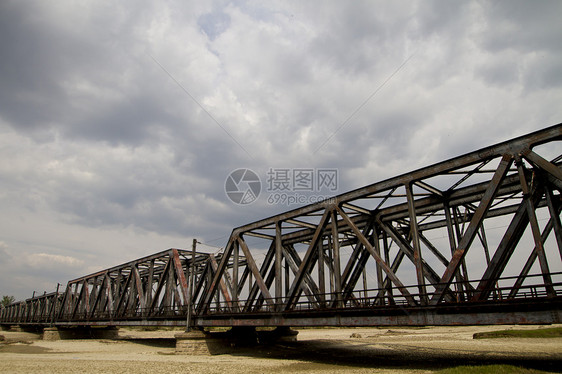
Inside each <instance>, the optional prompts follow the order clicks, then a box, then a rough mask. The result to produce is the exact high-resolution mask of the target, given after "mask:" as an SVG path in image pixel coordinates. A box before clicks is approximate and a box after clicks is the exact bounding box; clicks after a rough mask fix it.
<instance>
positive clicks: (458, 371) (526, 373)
mask: <svg viewBox="0 0 562 374" xmlns="http://www.w3.org/2000/svg"><path fill="white" fill-rule="evenodd" d="M435 373H438V374H515V373H517V374H543V373H548V372H547V371H541V370H535V369H527V368H522V367H518V366H513V365H483V366H457V367H454V368H448V369H443V370H439V371H436V372H435Z"/></svg>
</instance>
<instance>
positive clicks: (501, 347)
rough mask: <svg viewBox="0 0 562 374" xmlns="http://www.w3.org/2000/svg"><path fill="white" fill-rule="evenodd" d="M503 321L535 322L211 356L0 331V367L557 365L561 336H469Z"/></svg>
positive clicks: (364, 333)
mask: <svg viewBox="0 0 562 374" xmlns="http://www.w3.org/2000/svg"><path fill="white" fill-rule="evenodd" d="M545 327H546V326H545ZM548 327H550V326H548ZM509 328H514V329H536V328H540V326H484V327H465V326H463V327H427V328H353V329H304V330H300V332H299V335H298V342H296V343H284V344H280V345H276V346H264V347H257V348H244V349H242V348H239V349H238V350H237V351H236V352H234V353H232V354H223V355H217V356H186V355H176V354H175V348H174V344H175V341H174V340H173V336H174V334H175V333H177V332H178V331H137V330H128V329H122V330H120V332H119V335H120V337H121V338H123V339H122V340H60V341H43V340H39V339H40V337H39V336H38V335H36V334H30V333H18V332H7V331H0V335H1V336H4V338H5V339H4V340H3V341H0V372H1V373H81V374H87V373H134V374H142V373H157V372H162V373H197V374H206V373H229V374H238V373H243V374H252V373H276V374H277V373H295V372H296V373H328V372H329V373H333V372H340V373H344V372H345V373H432V372H434V371H436V370H439V369H442V368H447V367H455V366H460V365H485V364H509V365H515V366H520V367H525V368H533V369H540V370H545V371H551V372H559V371H560V370H562V338H551V339H529V338H508V339H477V340H475V339H473V338H472V336H473V334H474V333H477V332H485V331H495V330H503V329H509Z"/></svg>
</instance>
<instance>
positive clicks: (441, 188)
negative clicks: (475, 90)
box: [0, 124, 562, 325]
mask: <svg viewBox="0 0 562 374" xmlns="http://www.w3.org/2000/svg"><path fill="white" fill-rule="evenodd" d="M561 140H562V124H559V125H556V126H552V127H549V128H546V129H544V130H541V131H537V132H534V133H531V134H528V135H525V136H521V137H519V138H515V139H512V140H509V141H506V142H503V143H500V144H496V145H493V146H490V147H487V148H484V149H480V150H478V151H475V152H471V153H469V154H466V155H464V156H459V157H455V158H453V159H450V160H447V161H443V162H440V163H437V164H435V165H432V166H429V167H425V168H421V169H418V170H415V171H413V172H410V173H406V174H402V175H400V176H397V177H394V178H390V179H388V180H385V181H382V182H378V183H374V184H371V185H368V186H364V187H362V188H359V189H356V190H353V191H350V192H347V193H344V194H341V195H338V196H335V197H333V198H330V199H328V200H325V201H323V202H320V203H317V204H312V205H307V206H304V207H301V208H298V209H294V210H291V211H288V212H285V213H283V214H279V215H276V216H273V217H269V218H266V219H263V220H259V221H256V222H253V223H250V224H247V225H244V226H241V227H238V228H236V229H234V230H233V231H232V234H231V236H230V238H229V240H228V242H227V245H226V246H225V249H224V251H223V252H222V253H220V254H218V255H216V258H215V256H213V255H209V254H203V253H197V255H196V257H195V259H194V260H193V261H194V262H195V272H194V274H191V273H190V264H191V261H192V259H191V255H190V253H189V252H188V251H184V250H178V249H170V250H168V251H164V252H160V253H157V254H154V255H152V256H148V257H144V258H141V259H138V260H135V261H132V262H129V263H126V264H122V265H119V266H116V267H113V268H110V269H106V270H103V271H100V272H97V273H94V274H91V275H88V276H85V277H81V278H78V279H75V280H72V281H70V282H68V284H67V287H66V289H65V290H64V291H63V292H60V293H59V292H56V293H52V294H44V295H41V296H37V297H33V298H31V299H28V300H26V301H24V302H18V303H14V304H12V305H10V306H8V307H7V308H3V309H2V310H1V312H0V322H3V321H23V322H37V323H49V322H51V321H53V320H56V321H78V320H89V321H107V320H126V319H143V320H151V319H171V318H177V319H179V318H183V316H185V314H186V311H187V308H188V305H187V303H188V301H189V300H193V311H194V316H193V318H194V319H195V320H196V321H199V325H204V324H205V323H206V322H205V321H206V320H212V319H213V318H230V319H232V320H233V321H234V320H236V321H240V320H239V318H250V319H251V318H257V317H256V316H260V315H269V316H272V317H271V318H273V319H272V320H271V321H278V322H279V323H281V322H280V321H283V320H284V319H283V318H286V317H287V316H295V315H300V314H299V313H323V314H322V316H332V315H339V313H341V315H343V314H345V315H349V314H346V313H349V312H350V311H359V312H360V313H363V314H362V315H364V313H371V312H372V313H375V312H376V311H380V310H385V308H386V309H388V310H395V308H398V307H399V308H403V309H407V310H416V309H417V308H418V309H419V310H429V309H431V308H436V307H450V306H452V307H454V306H455V305H457V306H463V305H465V306H466V305H474V304H471V303H480V304H482V303H487V302H502V301H505V302H513V301H516V300H519V299H525V302H529V300H528V299H529V298H530V299H531V300H537V301H540V300H553V299H557V300H558V299H559V298H560V297H561V296H562V295H561V292H562V225H561V220H560V214H561V210H562V192H561V191H562V169H561V165H562V162H561V161H562V155H561V149H562V147H560V141H561ZM192 276H193V277H194V281H195V282H194V287H193V295H192V297H190V295H189V294H188V293H189V291H188V287H187V285H188V283H189V282H188V281H189V279H190V277H192ZM361 278H362V279H363V282H360V280H361ZM480 304H479V305H480ZM482 305H483V304H482ZM326 313H328V314H326ZM243 316H246V317H243ZM291 318H292V317H291ZM323 318H324V317H323ZM326 318H328V317H326ZM330 318H331V317H330ZM237 323H238V322H237ZM273 323H274V322H273Z"/></svg>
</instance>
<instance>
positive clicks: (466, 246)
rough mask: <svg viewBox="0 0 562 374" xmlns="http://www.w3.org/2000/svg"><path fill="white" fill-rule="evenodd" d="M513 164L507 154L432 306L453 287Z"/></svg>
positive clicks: (432, 299) (473, 217)
mask: <svg viewBox="0 0 562 374" xmlns="http://www.w3.org/2000/svg"><path fill="white" fill-rule="evenodd" d="M512 163H513V157H512V156H511V155H509V154H506V155H504V156H503V157H502V159H501V161H500V164H499V166H498V168H497V169H496V172H495V173H494V176H493V177H492V180H491V182H490V184H489V186H488V188H487V189H486V192H485V193H484V196H483V197H482V200H481V201H480V204H479V205H478V208H477V209H476V211H475V212H474V214H473V216H472V219H471V221H470V224H469V225H468V228H467V229H466V231H465V233H464V235H463V237H462V239H461V241H460V243H459V246H458V248H457V249H456V250H455V253H454V254H453V257H452V259H451V261H450V262H449V266H447V268H446V269H445V272H444V273H443V276H442V277H441V280H440V283H439V284H438V285H437V286H436V287H435V294H434V296H433V297H432V298H431V301H430V304H431V305H437V304H438V303H439V302H441V300H442V299H443V297H444V296H445V293H446V291H447V290H448V289H449V286H450V285H451V281H452V280H453V276H454V275H455V274H456V272H457V270H458V267H459V265H460V264H461V262H462V260H463V259H464V256H465V255H466V252H467V251H468V249H469V248H470V245H471V244H472V241H473V240H474V238H475V237H476V234H477V232H478V228H479V227H480V225H481V224H482V221H483V220H484V218H485V217H486V213H487V212H488V210H489V209H490V206H491V205H492V202H493V200H494V197H495V196H496V193H497V191H498V189H499V188H500V186H501V183H502V181H503V179H504V178H505V176H506V174H507V172H508V170H509V168H510V167H511V164H512Z"/></svg>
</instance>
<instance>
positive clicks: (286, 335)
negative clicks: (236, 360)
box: [175, 326, 298, 355]
mask: <svg viewBox="0 0 562 374" xmlns="http://www.w3.org/2000/svg"><path fill="white" fill-rule="evenodd" d="M297 334H298V331H295V330H292V329H291V328H289V327H277V328H276V329H275V330H272V331H256V329H255V327H240V326H235V327H233V328H231V329H230V330H228V331H226V332H204V331H200V330H194V331H190V332H184V333H181V334H176V335H175V338H176V354H188V355H217V354H225V353H232V352H235V351H236V350H237V349H239V348H248V347H255V346H259V345H268V344H276V343H281V342H295V341H296V340H297Z"/></svg>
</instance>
